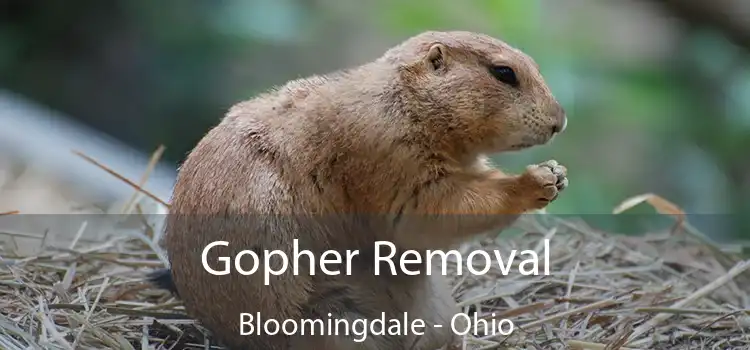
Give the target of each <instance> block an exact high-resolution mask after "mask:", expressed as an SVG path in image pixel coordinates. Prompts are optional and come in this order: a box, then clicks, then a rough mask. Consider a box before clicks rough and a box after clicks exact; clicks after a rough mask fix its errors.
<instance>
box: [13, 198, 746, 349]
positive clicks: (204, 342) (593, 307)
mask: <svg viewBox="0 0 750 350" xmlns="http://www.w3.org/2000/svg"><path fill="white" fill-rule="evenodd" d="M133 186H134V187H137V185H134V184H133ZM644 201H646V202H649V203H650V204H652V205H653V206H655V207H656V208H657V210H659V211H660V212H662V213H663V214H669V215H671V216H674V217H676V218H677V223H676V226H675V229H673V230H666V231H664V232H656V233H650V234H646V235H644V236H640V237H632V236H630V237H628V236H618V235H612V234H607V233H604V232H599V231H597V230H594V229H592V228H590V227H588V226H587V225H586V224H585V223H583V222H580V221H578V220H561V219H558V218H553V217H550V216H544V215H543V216H540V217H538V218H537V217H535V218H533V219H528V220H524V221H523V222H522V223H523V225H522V226H523V231H524V233H523V234H520V235H518V236H514V237H508V238H503V237H501V238H500V239H497V240H494V239H493V240H484V241H480V242H475V243H473V244H471V245H467V246H466V247H463V248H462V249H464V250H473V249H483V250H487V251H490V255H492V254H493V253H492V251H494V250H497V251H499V252H500V253H501V254H502V256H507V254H508V253H509V251H510V250H512V249H516V250H517V251H521V250H527V249H531V250H535V251H537V252H539V254H541V255H543V250H544V244H543V242H544V240H545V239H549V253H550V255H549V256H550V261H549V272H550V273H549V274H548V275H539V276H533V275H532V276H524V275H521V274H520V273H519V272H518V271H519V270H518V266H514V267H513V268H512V269H511V273H510V274H508V275H507V276H503V275H501V273H500V271H499V269H497V268H496V267H495V268H493V269H492V270H490V271H489V272H488V273H487V274H484V275H480V276H475V275H471V274H467V273H464V274H463V275H461V276H455V278H454V279H453V281H454V289H453V291H454V295H455V296H456V299H457V300H458V301H459V303H460V305H461V307H463V308H464V309H465V310H466V311H467V312H472V313H476V315H477V317H478V318H480V319H484V320H492V319H493V317H494V318H495V319H509V320H511V321H512V322H513V323H514V325H515V328H514V331H513V332H511V333H510V334H509V335H501V334H494V335H492V334H491V335H485V334H484V333H483V332H482V329H479V331H480V333H479V334H473V335H467V336H465V337H464V343H465V348H467V349H564V348H567V349H681V350H682V349H704V348H705V349H734V348H738V349H739V348H750V334H749V333H750V316H749V314H748V312H749V311H750V310H748V309H747V308H748V307H749V305H750V301H749V299H750V298H748V293H747V291H748V290H750V277H748V274H747V273H746V272H745V271H746V270H747V269H748V268H749V267H750V264H749V263H748V262H747V261H742V260H741V259H739V258H738V257H736V256H734V255H732V254H730V253H727V252H724V251H721V250H720V249H718V248H717V247H716V246H715V245H713V244H711V243H710V242H708V241H707V240H706V239H705V238H703V236H701V235H700V233H698V232H696V231H695V229H693V228H692V227H691V226H690V225H689V224H688V223H686V222H685V221H684V220H683V219H682V214H681V212H680V211H679V209H677V208H676V207H675V206H673V205H671V204H669V203H668V202H666V201H664V200H662V199H659V198H658V197H655V196H642V197H639V198H636V199H633V200H632V201H629V202H628V203H626V204H625V205H624V207H623V208H619V209H618V210H624V209H627V208H625V207H629V206H633V205H635V204H637V203H639V202H644ZM157 231H158V230H154V229H153V228H151V229H148V228H146V229H144V232H143V233H142V234H139V235H133V234H118V233H117V232H116V231H113V232H111V234H112V235H111V237H113V238H112V239H110V240H107V241H105V242H101V243H98V244H91V245H89V246H83V244H82V243H78V242H77V241H78V239H75V240H74V241H73V242H72V243H71V244H69V245H67V246H66V247H65V248H48V249H47V251H46V252H45V253H44V254H41V255H38V256H28V257H24V256H13V254H12V252H9V251H7V250H6V251H4V252H3V254H2V264H3V267H2V268H1V269H0V274H2V276H1V277H0V281H2V282H1V283H0V313H1V315H0V348H2V349H8V350H15V349H203V348H205V349H208V348H214V349H219V347H218V346H216V345H211V344H213V343H210V342H209V340H208V339H207V338H206V334H208V333H207V332H206V331H205V330H204V329H202V328H201V327H200V326H199V325H196V324H195V323H194V322H193V321H192V320H190V319H189V318H188V317H186V316H185V315H184V310H183V308H182V307H181V305H180V302H179V300H176V299H174V298H173V297H171V296H170V295H169V294H167V292H165V291H162V290H158V289H156V288H154V287H152V286H150V285H149V284H147V283H145V282H144V277H145V275H146V274H147V273H149V272H151V271H153V270H154V269H156V268H159V267H162V266H163V260H162V259H161V258H160V255H159V254H157V250H158V248H156V247H155V245H154V241H155V240H157V239H158V235H155V234H154V232H157ZM464 256H465V255H464ZM516 261H517V262H518V261H520V260H518V259H517V260H516ZM495 266H496V265H495ZM450 268H451V269H452V271H455V269H456V268H457V265H456V264H455V262H454V265H453V266H451V267H450ZM541 268H544V265H543V266H541ZM464 269H466V267H465V266H464Z"/></svg>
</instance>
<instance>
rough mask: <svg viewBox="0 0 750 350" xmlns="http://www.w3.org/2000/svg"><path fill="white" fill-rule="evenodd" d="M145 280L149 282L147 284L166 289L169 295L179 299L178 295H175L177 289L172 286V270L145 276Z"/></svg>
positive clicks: (161, 270)
mask: <svg viewBox="0 0 750 350" xmlns="http://www.w3.org/2000/svg"><path fill="white" fill-rule="evenodd" d="M146 279H147V280H148V281H149V283H151V284H153V285H154V286H156V287H158V288H161V289H166V290H168V291H169V292H170V293H172V294H174V296H176V297H178V298H179V297H180V295H179V293H177V287H175V285H174V280H173V279H172V270H171V269H168V268H167V269H159V270H156V271H154V272H151V273H149V274H148V275H147V276H146Z"/></svg>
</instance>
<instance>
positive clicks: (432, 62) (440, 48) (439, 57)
mask: <svg viewBox="0 0 750 350" xmlns="http://www.w3.org/2000/svg"><path fill="white" fill-rule="evenodd" d="M446 51H447V49H446V47H445V45H443V44H440V43H437V44H433V45H432V46H431V47H430V50H429V51H427V55H426V56H425V58H424V60H425V64H426V65H427V67H428V68H430V69H432V70H438V69H441V68H443V67H444V66H445V63H446V59H447V57H446Z"/></svg>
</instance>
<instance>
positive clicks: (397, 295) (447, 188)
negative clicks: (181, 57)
mask: <svg viewBox="0 0 750 350" xmlns="http://www.w3.org/2000/svg"><path fill="white" fill-rule="evenodd" d="M566 124H567V117H566V114H565V111H564V109H563V108H562V107H561V105H560V103H559V102H558V101H557V100H556V98H555V97H554V96H553V94H552V93H551V91H550V89H549V87H548V86H547V84H546V83H545V80H544V79H543V77H542V75H541V74H540V72H539V70H538V65H537V64H536V63H535V61H534V60H533V59H532V58H531V57H529V56H528V55H527V54H525V53H524V52H522V51H520V50H519V49H516V48H514V47H512V46H510V45H509V44H507V43H505V42H503V41H501V40H500V39H496V38H493V37H491V36H488V35H485V34H480V33H473V32H466V31H450V32H437V31H430V32H424V33H421V34H419V35H416V36H414V37H411V38H409V39H407V40H405V41H404V42H402V43H401V44H399V45H397V46H395V47H393V48H391V49H389V50H387V51H386V52H385V53H384V54H383V55H382V56H381V57H379V58H377V59H375V60H373V61H371V62H369V63H366V64H363V65H361V66H358V67H355V68H350V69H346V70H340V71H336V72H333V73H330V74H326V75H319V76H312V77H307V78H304V79H299V80H294V81H291V82H288V83H286V84H285V85H283V86H281V87H277V88H275V89H273V90H271V91H268V92H265V93H263V94H260V95H258V96H256V97H254V98H252V99H250V100H247V101H244V102H240V103H238V104H236V105H234V106H233V107H231V108H230V109H229V111H228V112H227V114H226V115H225V117H224V118H223V119H222V120H221V121H220V122H219V123H218V125H216V126H215V127H214V128H213V129H211V130H210V131H209V132H208V133H207V134H206V135H205V136H204V138H203V139H202V140H201V141H200V142H199V143H198V144H197V146H196V147H195V148H194V149H193V150H192V151H191V152H190V153H189V155H188V156H187V158H186V160H185V161H184V163H183V164H182V166H181V167H180V169H179V174H178V178H177V182H176V185H175V187H174V191H173V196H172V200H171V213H170V215H169V216H168V217H167V222H166V229H165V230H166V231H165V234H164V238H163V241H162V242H161V244H162V245H163V246H164V248H165V250H166V251H167V255H168V257H169V262H170V268H169V269H166V270H161V271H158V272H156V273H154V274H153V275H152V276H151V280H152V281H153V282H154V283H157V284H158V285H160V286H162V287H164V288H167V289H170V290H171V291H172V292H173V293H174V294H175V295H176V296H178V297H179V298H180V299H181V300H182V301H183V303H184V305H185V308H186V310H187V312H188V313H189V314H190V315H191V317H194V318H195V319H196V320H197V321H199V322H200V323H201V324H202V325H204V326H205V327H206V328H207V329H209V330H211V331H212V333H213V335H214V337H215V338H217V339H218V340H220V342H221V343H222V344H224V345H225V346H227V347H229V348H231V349H271V350H281V349H333V350H344V349H359V348H365V349H381V350H383V349H386V350H390V349H392V350H402V349H404V350H405V349H438V348H449V347H451V346H454V345H456V344H457V343H459V339H458V336H456V335H455V333H453V332H452V331H451V327H450V324H451V322H452V318H453V316H454V315H455V314H456V313H458V312H459V311H460V310H458V308H457V306H456V302H455V300H454V299H453V298H452V296H451V291H450V288H449V283H448V281H447V279H446V277H445V276H443V275H442V274H440V273H435V272H434V271H436V270H435V269H433V273H432V274H430V275H427V274H418V275H407V274H405V273H399V272H396V273H392V272H388V269H384V270H386V273H383V272H382V271H383V269H381V273H380V274H379V275H376V274H374V273H373V268H374V266H373V265H374V264H373V249H374V248H373V247H374V245H375V242H377V241H388V242H392V243H393V245H394V247H395V248H396V250H397V252H398V254H401V253H403V252H404V251H406V250H416V251H420V252H423V251H424V250H427V249H432V250H436V249H439V250H445V249H452V248H454V247H456V246H457V245H459V244H460V243H462V242H464V241H466V240H469V239H473V238H476V237H478V235H480V234H485V233H487V232H490V231H498V230H502V229H504V228H507V227H508V226H509V225H510V224H512V223H513V222H514V220H515V219H516V218H517V217H518V216H519V215H520V214H522V213H525V212H528V211H531V210H535V209H540V208H544V207H545V206H547V205H548V204H549V203H550V202H552V201H554V200H555V199H556V198H557V197H558V194H559V193H560V192H561V191H562V190H563V189H565V188H566V187H567V186H568V179H567V175H566V169H565V167H564V166H562V165H560V164H558V163H557V162H556V161H554V160H550V161H546V162H543V163H539V164H534V165H530V166H528V167H527V168H526V169H525V171H524V172H522V173H521V174H517V175H514V174H506V173H504V172H502V171H501V170H498V169H496V168H493V167H492V166H491V165H490V164H489V161H488V158H487V157H488V155H490V154H496V153H499V152H508V151H517V150H522V149H526V148H529V147H532V146H536V145H542V144H547V143H549V142H550V140H552V139H553V138H554V136H555V135H557V134H559V133H560V132H562V131H563V130H564V129H565V128H566ZM295 240H296V244H297V247H298V249H299V250H308V251H310V252H312V253H313V254H314V256H315V258H316V259H318V258H319V257H320V255H321V253H322V252H324V251H328V250H333V251H337V252H341V254H342V256H344V252H345V251H347V250H349V251H351V250H357V251H358V252H359V255H357V256H355V257H353V258H352V261H351V266H352V267H351V269H352V270H351V272H350V273H345V271H343V270H342V272H341V273H340V274H338V275H333V274H331V275H328V274H325V273H321V271H320V270H319V269H316V270H315V273H312V272H311V271H312V270H311V269H314V268H315V267H316V266H315V264H317V263H316V262H315V261H312V260H311V259H309V258H301V259H300V262H299V266H300V267H299V271H298V272H297V273H296V274H295V273H294V271H293V269H292V268H291V267H289V268H287V269H286V272H284V273H281V274H279V275H271V276H270V279H269V280H268V281H269V283H268V284H266V283H265V282H264V276H263V274H261V273H259V272H256V273H253V274H250V275H243V274H240V273H238V272H236V271H235V270H234V269H232V272H231V273H229V274H226V275H221V276H217V275H212V274H210V273H208V272H207V270H206V269H205V268H204V265H203V264H202V252H203V250H204V248H205V247H206V246H207V245H208V244H210V243H211V242H214V241H226V242H228V245H226V246H217V247H214V248H212V249H211V250H210V251H209V253H208V254H207V255H206V256H205V260H206V261H207V262H208V263H209V265H211V266H212V268H213V269H217V266H220V265H221V264H220V263H218V262H220V261H222V260H221V259H225V258H221V257H234V256H236V255H237V254H238V253H239V252H240V251H243V250H244V251H251V252H255V253H257V256H259V257H260V256H263V255H262V253H263V252H266V251H273V250H277V251H281V252H283V253H285V254H286V256H287V257H290V259H291V257H292V256H293V246H294V244H295ZM245 258H247V259H245V260H244V261H250V259H249V258H248V255H247V254H245ZM245 263H246V262H243V264H245ZM247 264H250V263H247ZM428 264H431V262H423V263H422V265H420V266H421V268H422V270H421V271H424V268H425V267H427V265H428ZM226 265H228V266H231V267H234V266H236V265H234V264H232V263H226ZM257 266H258V270H257V271H263V269H265V268H268V267H271V268H274V269H280V268H281V267H283V266H284V263H283V262H282V261H281V260H280V259H278V257H276V259H270V260H268V261H264V260H262V259H261V261H259V265H257ZM244 269H245V270H248V269H250V268H249V267H245V268H244ZM437 271H439V270H437ZM308 272H309V273H308ZM241 313H249V314H252V315H260V316H261V317H262V318H263V319H264V320H270V319H273V320H277V321H278V322H279V323H281V322H282V321H284V320H287V319H291V320H305V319H306V320H317V319H319V320H329V319H334V320H350V321H351V320H355V319H377V318H380V317H381V316H382V315H385V317H386V318H387V319H389V320H390V319H403V315H404V314H405V313H406V314H408V318H409V319H412V320H413V319H421V320H423V321H424V323H425V324H426V325H427V326H426V327H425V328H423V329H422V330H421V331H423V332H424V334H421V335H417V334H413V333H409V334H405V335H404V334H400V335H393V334H385V335H382V334H372V335H368V336H367V337H366V339H364V340H362V339H357V337H356V336H355V335H354V334H352V331H350V332H349V334H348V335H347V334H345V333H346V332H343V333H339V334H338V335H336V334H333V333H330V332H328V331H325V332H324V333H323V334H320V332H318V333H314V334H311V332H310V331H309V330H307V333H305V332H303V331H302V330H301V329H300V328H298V329H297V330H296V332H297V333H294V334H292V335H289V334H284V333H283V332H278V333H276V332H274V330H275V329H274V327H273V326H272V327H270V328H269V329H265V330H264V329H260V330H259V329H255V330H254V333H253V334H250V335H242V334H241V330H242V328H241V322H240V321H241ZM436 324H439V325H441V327H433V326H432V325H436ZM256 325H257V324H256V323H253V326H256ZM256 328H257V327H256ZM248 329H249V328H248ZM287 329H292V328H291V327H289V328H287ZM246 330H247V329H246ZM352 330H353V329H352Z"/></svg>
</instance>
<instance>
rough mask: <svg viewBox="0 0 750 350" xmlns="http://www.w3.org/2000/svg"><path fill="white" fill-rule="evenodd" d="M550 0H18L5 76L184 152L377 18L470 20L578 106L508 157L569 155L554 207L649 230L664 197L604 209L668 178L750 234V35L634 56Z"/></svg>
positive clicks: (706, 211)
mask: <svg viewBox="0 0 750 350" xmlns="http://www.w3.org/2000/svg"><path fill="white" fill-rule="evenodd" d="M339 5H341V6H339ZM548 5H549V2H546V3H545V2H543V1H541V0H523V1H521V0H518V1H497V0H477V1H473V2H470V3H464V2H455V1H445V0H443V1H439V0H433V1H427V0H412V1H407V2H404V1H396V0H383V1H379V2H365V1H363V2H362V4H361V6H360V5H357V4H353V3H347V4H343V3H337V2H336V1H325V0H317V1H301V0H297V1H295V0H285V1H262V0H252V1H251V0H248V1H238V0H235V1H222V2H211V1H180V2H176V1H166V2H159V3H156V2H150V1H111V2H99V1H93V0H88V1H80V2H76V3H75V4H71V3H57V2H52V3H49V2H41V1H5V3H4V5H3V6H4V11H2V14H0V41H1V42H2V45H0V83H1V84H2V85H3V86H4V87H7V88H10V89H13V90H16V91H19V92H21V93H24V94H26V95H28V96H30V97H32V98H35V99H36V100H38V101H40V102H42V103H44V104H47V105H49V106H51V107H53V108H56V109H59V110H62V111H64V112H67V113H69V114H70V115H72V116H74V117H77V118H80V119H81V120H83V121H85V122H87V123H89V124H92V125H94V126H96V127H98V128H100V129H102V130H104V131H106V132H108V133H111V134H113V135H117V136H118V137H121V138H123V139H124V140H126V141H128V142H130V143H131V144H133V145H135V146H136V147H138V148H140V149H142V150H144V151H146V152H148V151H150V150H151V149H153V148H155V147H156V145H158V144H159V143H163V144H166V145H167V147H168V149H169V151H168V153H167V157H168V158H169V159H170V160H172V161H174V162H179V161H180V160H181V159H182V157H183V156H184V154H185V153H186V152H187V151H188V150H189V149H190V148H191V147H192V146H193V145H194V144H195V142H197V140H198V139H199V138H200V137H201V136H202V135H203V133H204V132H205V131H206V130H207V129H208V128H209V127H210V126H211V125H213V124H215V123H216V122H217V121H218V118H220V117H221V116H222V114H223V113H224V111H225V110H226V109H227V108H228V107H229V106H230V105H231V104H233V103H235V102H237V101H239V100H242V99H245V98H248V97H250V96H251V95H252V94H255V93H257V92H260V91H262V90H265V89H266V88H269V87H270V86H272V85H275V84H280V83H282V82H283V81H285V80H288V79H293V78H297V77H300V76H304V75H308V74H312V73H323V72H324V71H325V70H332V69H335V68H337V67H340V66H341V65H344V64H351V63H352V62H349V61H348V60H345V59H339V60H337V57H339V56H341V55H340V54H339V52H341V51H344V50H345V49H346V48H341V47H338V46H337V40H342V39H341V38H343V37H344V34H346V33H345V32H347V31H352V32H356V29H358V26H360V25H361V26H362V27H366V28H368V29H367V30H366V29H362V28H359V31H360V32H361V33H365V32H367V31H368V30H369V32H368V33H369V35H373V34H372V33H375V34H374V35H375V36H378V37H381V38H388V39H387V42H389V43H395V42H396V41H398V40H401V39H404V38H405V37H407V36H409V35H412V34H416V33H417V32H420V31H423V30H428V29H431V30H435V29H469V28H470V29H471V30H478V31H483V32H486V33H488V34H492V35H495V36H498V37H501V38H503V39H504V40H506V41H508V42H509V43H511V44H512V45H514V46H516V47H518V48H520V49H522V50H524V51H526V52H527V53H529V54H530V55H532V56H533V57H534V58H535V60H537V62H538V63H539V64H540V66H541V69H542V73H543V74H544V76H545V77H546V78H547V80H548V83H549V85H550V86H551V88H552V90H553V92H554V93H555V95H556V96H557V97H558V98H559V100H560V101H561V103H562V104H563V105H564V106H565V107H566V110H567V112H568V115H569V118H570V119H569V127H568V130H567V132H566V133H565V134H563V135H561V136H560V137H558V139H557V140H556V141H555V142H554V143H553V145H549V146H544V147H539V148H538V149H533V150H529V151H524V152H521V153H518V154H509V155H502V156H499V157H498V158H497V161H498V162H499V163H502V164H503V167H505V168H509V169H510V170H513V171H520V170H521V169H522V168H523V166H524V165H526V164H529V163H536V162H541V161H543V160H546V159H549V158H554V159H557V160H559V161H560V162H562V163H564V164H565V165H566V166H568V168H569V171H570V180H571V185H570V188H569V189H568V190H567V193H565V195H564V196H562V197H561V198H560V199H559V201H558V202H556V203H555V204H554V205H553V206H552V207H550V209H549V211H550V212H554V213H560V214H574V215H578V216H580V215H591V217H589V219H590V220H592V221H595V222H598V223H600V224H602V225H605V226H607V225H609V226H608V227H609V228H610V229H613V230H618V231H625V232H633V231H635V230H641V229H642V222H641V221H642V220H640V219H639V220H636V219H638V218H646V217H648V215H646V214H649V213H652V212H653V211H649V210H648V209H647V208H639V209H638V210H637V211H635V213H641V214H642V215H635V214H634V215H632V216H625V217H623V218H622V219H621V220H616V221H612V220H613V219H612V217H610V216H606V215H602V214H607V213H610V212H611V210H612V208H614V207H615V206H616V205H617V204H618V203H619V202H620V201H621V200H623V199H625V198H627V197H630V196H633V195H637V194H640V193H644V192H655V193H657V194H660V195H663V196H665V197H666V198H668V199H669V200H671V201H673V202H675V203H678V204H679V205H680V206H682V207H683V208H684V209H685V210H686V211H688V212H690V213H696V215H697V214H703V215H711V214H722V213H723V214H727V213H733V214H732V215H714V216H713V217H711V218H710V220H708V219H705V218H704V219H703V220H700V218H699V219H698V221H702V222H707V224H705V225H704V227H700V228H701V229H703V230H704V231H707V232H708V233H709V234H711V235H713V236H715V237H719V236H731V237H743V238H748V237H749V236H750V234H748V233H747V232H750V217H749V216H748V215H742V214H750V201H748V200H747V198H748V196H749V195H750V175H749V174H750V161H749V160H750V159H748V157H747V154H748V148H750V99H748V97H749V96H750V64H748V62H750V60H748V59H747V55H748V54H747V51H746V50H747V48H744V49H743V48H739V47H735V46H733V45H731V44H729V43H727V42H726V41H725V40H724V39H722V36H721V35H720V34H719V33H715V32H712V31H710V30H707V29H705V28H698V29H691V30H688V31H685V32H684V33H682V35H680V36H677V37H676V38H675V39H674V41H675V42H674V43H673V44H674V46H675V48H674V49H673V50H672V51H670V53H669V55H668V57H666V58H665V59H663V60H662V61H654V62H648V61H639V62H627V61H625V60H622V59H618V57H617V53H614V52H609V51H608V50H607V49H606V48H604V47H602V46H601V45H600V44H599V43H598V42H597V41H596V40H593V39H592V38H597V37H598V36H600V34H599V33H598V31H599V29H600V28H598V27H596V26H595V24H593V23H594V22H589V21H588V18H587V14H586V13H578V14H575V12H578V11H580V9H581V8H582V7H581V6H578V7H575V8H574V9H572V10H570V11H571V13H573V14H568V15H569V17H571V18H572V20H571V21H570V22H571V23H570V24H569V25H568V26H566V27H565V29H564V30H558V29H550V26H548V25H547V22H546V19H545V18H547V19H548V18H550V14H549V12H550V11H551V10H549V8H548V7H546V6H548ZM571 6H573V5H571ZM621 6H622V5H621ZM339 7H340V8H339ZM564 7H565V6H561V7H560V8H561V9H564ZM347 9H348V10H347ZM545 16H547V17H545ZM337 35H338V36H337ZM352 35H355V34H352ZM601 35H603V34H601ZM363 36H364V34H363ZM384 40H385V39H384ZM324 44H325V45H327V46H321V45H324ZM373 45H375V44H373ZM361 46H362V47H365V46H367V44H366V43H365V44H361ZM316 47H317V48H316ZM377 47H379V48H385V44H384V43H379V44H377ZM373 52H377V51H373ZM596 215H599V216H596ZM659 220H661V219H659ZM647 221H648V220H647Z"/></svg>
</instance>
